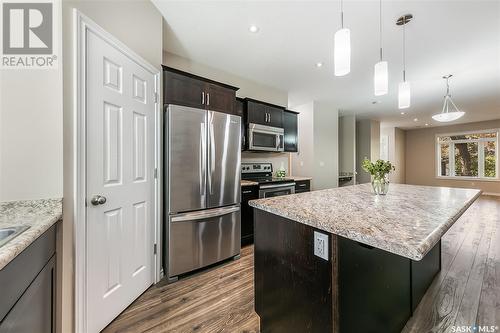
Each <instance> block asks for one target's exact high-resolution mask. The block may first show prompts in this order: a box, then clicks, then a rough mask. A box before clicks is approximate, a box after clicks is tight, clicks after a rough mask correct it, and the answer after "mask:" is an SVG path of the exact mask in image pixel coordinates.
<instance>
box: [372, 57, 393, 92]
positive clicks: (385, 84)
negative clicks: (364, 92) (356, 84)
mask: <svg viewBox="0 0 500 333" xmlns="http://www.w3.org/2000/svg"><path fill="white" fill-rule="evenodd" d="M373 85H374V89H375V91H374V92H375V96H381V95H385V94H387V92H388V91H389V73H388V70H387V61H379V62H377V63H376V64H375V72H374V75H373Z"/></svg>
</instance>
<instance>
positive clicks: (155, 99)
mask: <svg viewBox="0 0 500 333" xmlns="http://www.w3.org/2000/svg"><path fill="white" fill-rule="evenodd" d="M153 99H154V102H155V103H158V99H159V97H158V93H154V95H153Z"/></svg>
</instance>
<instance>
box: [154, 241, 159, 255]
mask: <svg viewBox="0 0 500 333" xmlns="http://www.w3.org/2000/svg"><path fill="white" fill-rule="evenodd" d="M157 252H158V246H156V243H155V244H154V245H153V254H156V253H157Z"/></svg>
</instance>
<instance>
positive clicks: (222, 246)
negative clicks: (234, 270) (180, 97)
mask: <svg viewBox="0 0 500 333" xmlns="http://www.w3.org/2000/svg"><path fill="white" fill-rule="evenodd" d="M164 119H165V128H164V130H165V144H164V147H165V148H164V149H165V151H164V157H165V166H166V169H165V189H166V191H165V196H164V198H165V200H164V202H165V209H164V212H168V216H167V218H166V219H165V226H164V230H165V237H164V239H165V240H166V241H165V242H164V252H163V255H164V266H165V267H164V269H165V270H166V272H167V273H166V274H167V276H168V278H169V280H171V281H175V280H176V278H177V277H178V276H179V275H181V274H184V273H187V272H191V271H193V270H196V269H199V268H202V267H205V266H208V265H211V264H214V263H216V262H219V261H221V260H224V259H227V258H231V257H234V256H237V255H239V253H240V247H241V243H240V233H241V231H240V230H241V227H240V223H241V222H240V219H241V215H240V178H241V170H240V167H241V166H240V165H241V152H240V147H241V117H239V116H235V115H229V114H225V113H220V112H215V111H207V110H203V109H196V108H190V107H185V106H178V105H166V106H165V118H164Z"/></svg>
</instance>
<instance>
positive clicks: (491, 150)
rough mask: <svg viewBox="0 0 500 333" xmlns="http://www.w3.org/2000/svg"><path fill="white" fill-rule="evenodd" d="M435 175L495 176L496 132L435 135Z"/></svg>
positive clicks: (461, 176)
mask: <svg viewBox="0 0 500 333" xmlns="http://www.w3.org/2000/svg"><path fill="white" fill-rule="evenodd" d="M436 151H437V156H438V164H437V168H438V170H437V174H438V175H439V176H441V177H456V178H463V177H468V178H487V179H488V178H489V179H491V178H498V131H497V130H492V131H482V132H478V133H463V134H453V135H442V136H438V137H437V150H436Z"/></svg>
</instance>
